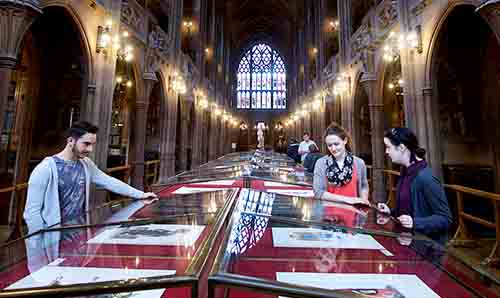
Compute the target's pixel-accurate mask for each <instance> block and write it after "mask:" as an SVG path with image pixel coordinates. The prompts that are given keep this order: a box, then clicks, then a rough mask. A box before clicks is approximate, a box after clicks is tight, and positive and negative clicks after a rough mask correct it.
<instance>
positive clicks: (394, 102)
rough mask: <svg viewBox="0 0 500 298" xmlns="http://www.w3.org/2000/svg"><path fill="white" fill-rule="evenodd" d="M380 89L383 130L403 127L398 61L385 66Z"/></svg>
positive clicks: (402, 88)
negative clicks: (382, 105) (381, 89)
mask: <svg viewBox="0 0 500 298" xmlns="http://www.w3.org/2000/svg"><path fill="white" fill-rule="evenodd" d="M382 88H383V91H382V98H383V103H384V129H389V128H392V127H402V126H405V115H404V81H403V79H402V75H401V60H400V59H397V60H396V61H394V62H392V63H390V64H387V65H386V67H385V71H384V83H383V86H382Z"/></svg>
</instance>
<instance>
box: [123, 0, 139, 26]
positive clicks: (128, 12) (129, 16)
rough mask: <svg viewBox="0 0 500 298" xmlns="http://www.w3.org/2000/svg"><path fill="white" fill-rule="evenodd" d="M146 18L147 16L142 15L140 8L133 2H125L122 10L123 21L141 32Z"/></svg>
mask: <svg viewBox="0 0 500 298" xmlns="http://www.w3.org/2000/svg"><path fill="white" fill-rule="evenodd" d="M144 19H145V18H144V17H143V16H142V14H141V13H140V11H139V9H138V8H137V7H134V6H133V4H132V3H131V2H129V1H124V2H123V4H122V11H121V21H122V22H123V23H125V24H127V25H128V26H129V27H130V28H132V29H133V30H135V31H136V32H139V33H140V32H142V28H143V26H144V23H143V22H144Z"/></svg>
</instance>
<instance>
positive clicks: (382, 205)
mask: <svg viewBox="0 0 500 298" xmlns="http://www.w3.org/2000/svg"><path fill="white" fill-rule="evenodd" d="M377 209H378V211H379V212H380V213H387V214H390V213H391V209H390V208H389V206H387V204H385V203H378V204H377Z"/></svg>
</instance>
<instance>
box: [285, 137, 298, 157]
mask: <svg viewBox="0 0 500 298" xmlns="http://www.w3.org/2000/svg"><path fill="white" fill-rule="evenodd" d="M286 155H288V157H290V158H291V159H293V160H294V161H295V162H297V163H299V162H300V155H299V142H297V140H296V139H294V138H292V139H290V143H289V145H288V147H287V150H286Z"/></svg>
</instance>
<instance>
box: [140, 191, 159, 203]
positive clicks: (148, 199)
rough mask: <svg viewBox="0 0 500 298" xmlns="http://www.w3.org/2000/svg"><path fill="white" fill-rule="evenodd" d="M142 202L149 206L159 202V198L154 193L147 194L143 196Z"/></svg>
mask: <svg viewBox="0 0 500 298" xmlns="http://www.w3.org/2000/svg"><path fill="white" fill-rule="evenodd" d="M142 200H143V202H144V204H145V205H149V204H152V203H154V202H156V201H158V196H157V195H156V194H155V193H154V192H145V193H144V195H143V196H142Z"/></svg>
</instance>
